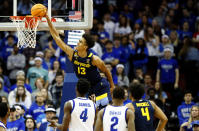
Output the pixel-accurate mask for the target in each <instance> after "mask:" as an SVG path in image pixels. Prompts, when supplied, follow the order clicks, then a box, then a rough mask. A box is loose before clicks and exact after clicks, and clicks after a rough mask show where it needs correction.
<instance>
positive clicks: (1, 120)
mask: <svg viewBox="0 0 199 131" xmlns="http://www.w3.org/2000/svg"><path fill="white" fill-rule="evenodd" d="M0 109H1V111H0V131H6V126H5V125H6V123H7V119H8V117H9V114H10V110H9V107H8V104H7V103H4V102H2V103H0Z"/></svg>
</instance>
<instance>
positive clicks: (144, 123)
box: [132, 100, 155, 131]
mask: <svg viewBox="0 0 199 131" xmlns="http://www.w3.org/2000/svg"><path fill="white" fill-rule="evenodd" d="M132 104H133V106H134V109H135V129H136V131H155V129H154V128H153V117H154V109H153V106H152V105H151V103H150V102H149V101H148V100H139V101H134V102H132Z"/></svg>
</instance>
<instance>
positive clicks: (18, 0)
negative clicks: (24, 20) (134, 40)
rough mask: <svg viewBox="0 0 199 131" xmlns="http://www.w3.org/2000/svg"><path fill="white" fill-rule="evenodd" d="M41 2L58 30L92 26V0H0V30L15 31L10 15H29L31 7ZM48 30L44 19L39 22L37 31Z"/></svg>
mask: <svg viewBox="0 0 199 131" xmlns="http://www.w3.org/2000/svg"><path fill="white" fill-rule="evenodd" d="M37 3H41V4H44V5H45V6H46V7H48V14H49V16H50V17H51V18H53V19H54V20H55V22H53V24H54V26H55V27H56V29H58V30H79V29H81V30H83V29H90V28H92V24H93V1H92V0H0V6H1V7H2V8H0V9H1V10H0V31H16V30H17V28H16V26H15V24H13V22H12V21H11V20H10V16H26V15H30V14H31V13H30V10H31V7H32V6H33V5H34V4H37ZM45 30H49V29H48V25H47V23H46V19H45V18H43V19H42V22H40V23H39V26H38V28H37V31H45Z"/></svg>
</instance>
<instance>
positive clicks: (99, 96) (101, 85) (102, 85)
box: [89, 78, 112, 107]
mask: <svg viewBox="0 0 199 131" xmlns="http://www.w3.org/2000/svg"><path fill="white" fill-rule="evenodd" d="M92 94H95V96H96V105H97V107H99V106H106V105H108V104H109V102H110V101H112V98H111V93H110V84H109V82H108V81H107V80H106V79H105V78H102V79H101V81H100V82H98V83H97V84H96V85H94V86H92V87H91V89H90V90H89V95H92Z"/></svg>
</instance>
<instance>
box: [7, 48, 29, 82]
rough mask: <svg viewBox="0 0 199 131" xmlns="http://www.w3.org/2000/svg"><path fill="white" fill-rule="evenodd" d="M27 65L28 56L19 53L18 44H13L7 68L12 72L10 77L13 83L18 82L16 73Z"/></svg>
mask: <svg viewBox="0 0 199 131" xmlns="http://www.w3.org/2000/svg"><path fill="white" fill-rule="evenodd" d="M25 66H26V57H25V56H24V55H23V54H21V53H19V49H18V47H17V45H14V46H13V51H12V54H11V55H10V56H9V57H8V60H7V69H8V71H9V72H10V74H9V78H10V81H11V83H12V84H14V83H15V82H16V74H17V72H18V71H19V70H23V69H24V67H25Z"/></svg>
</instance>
